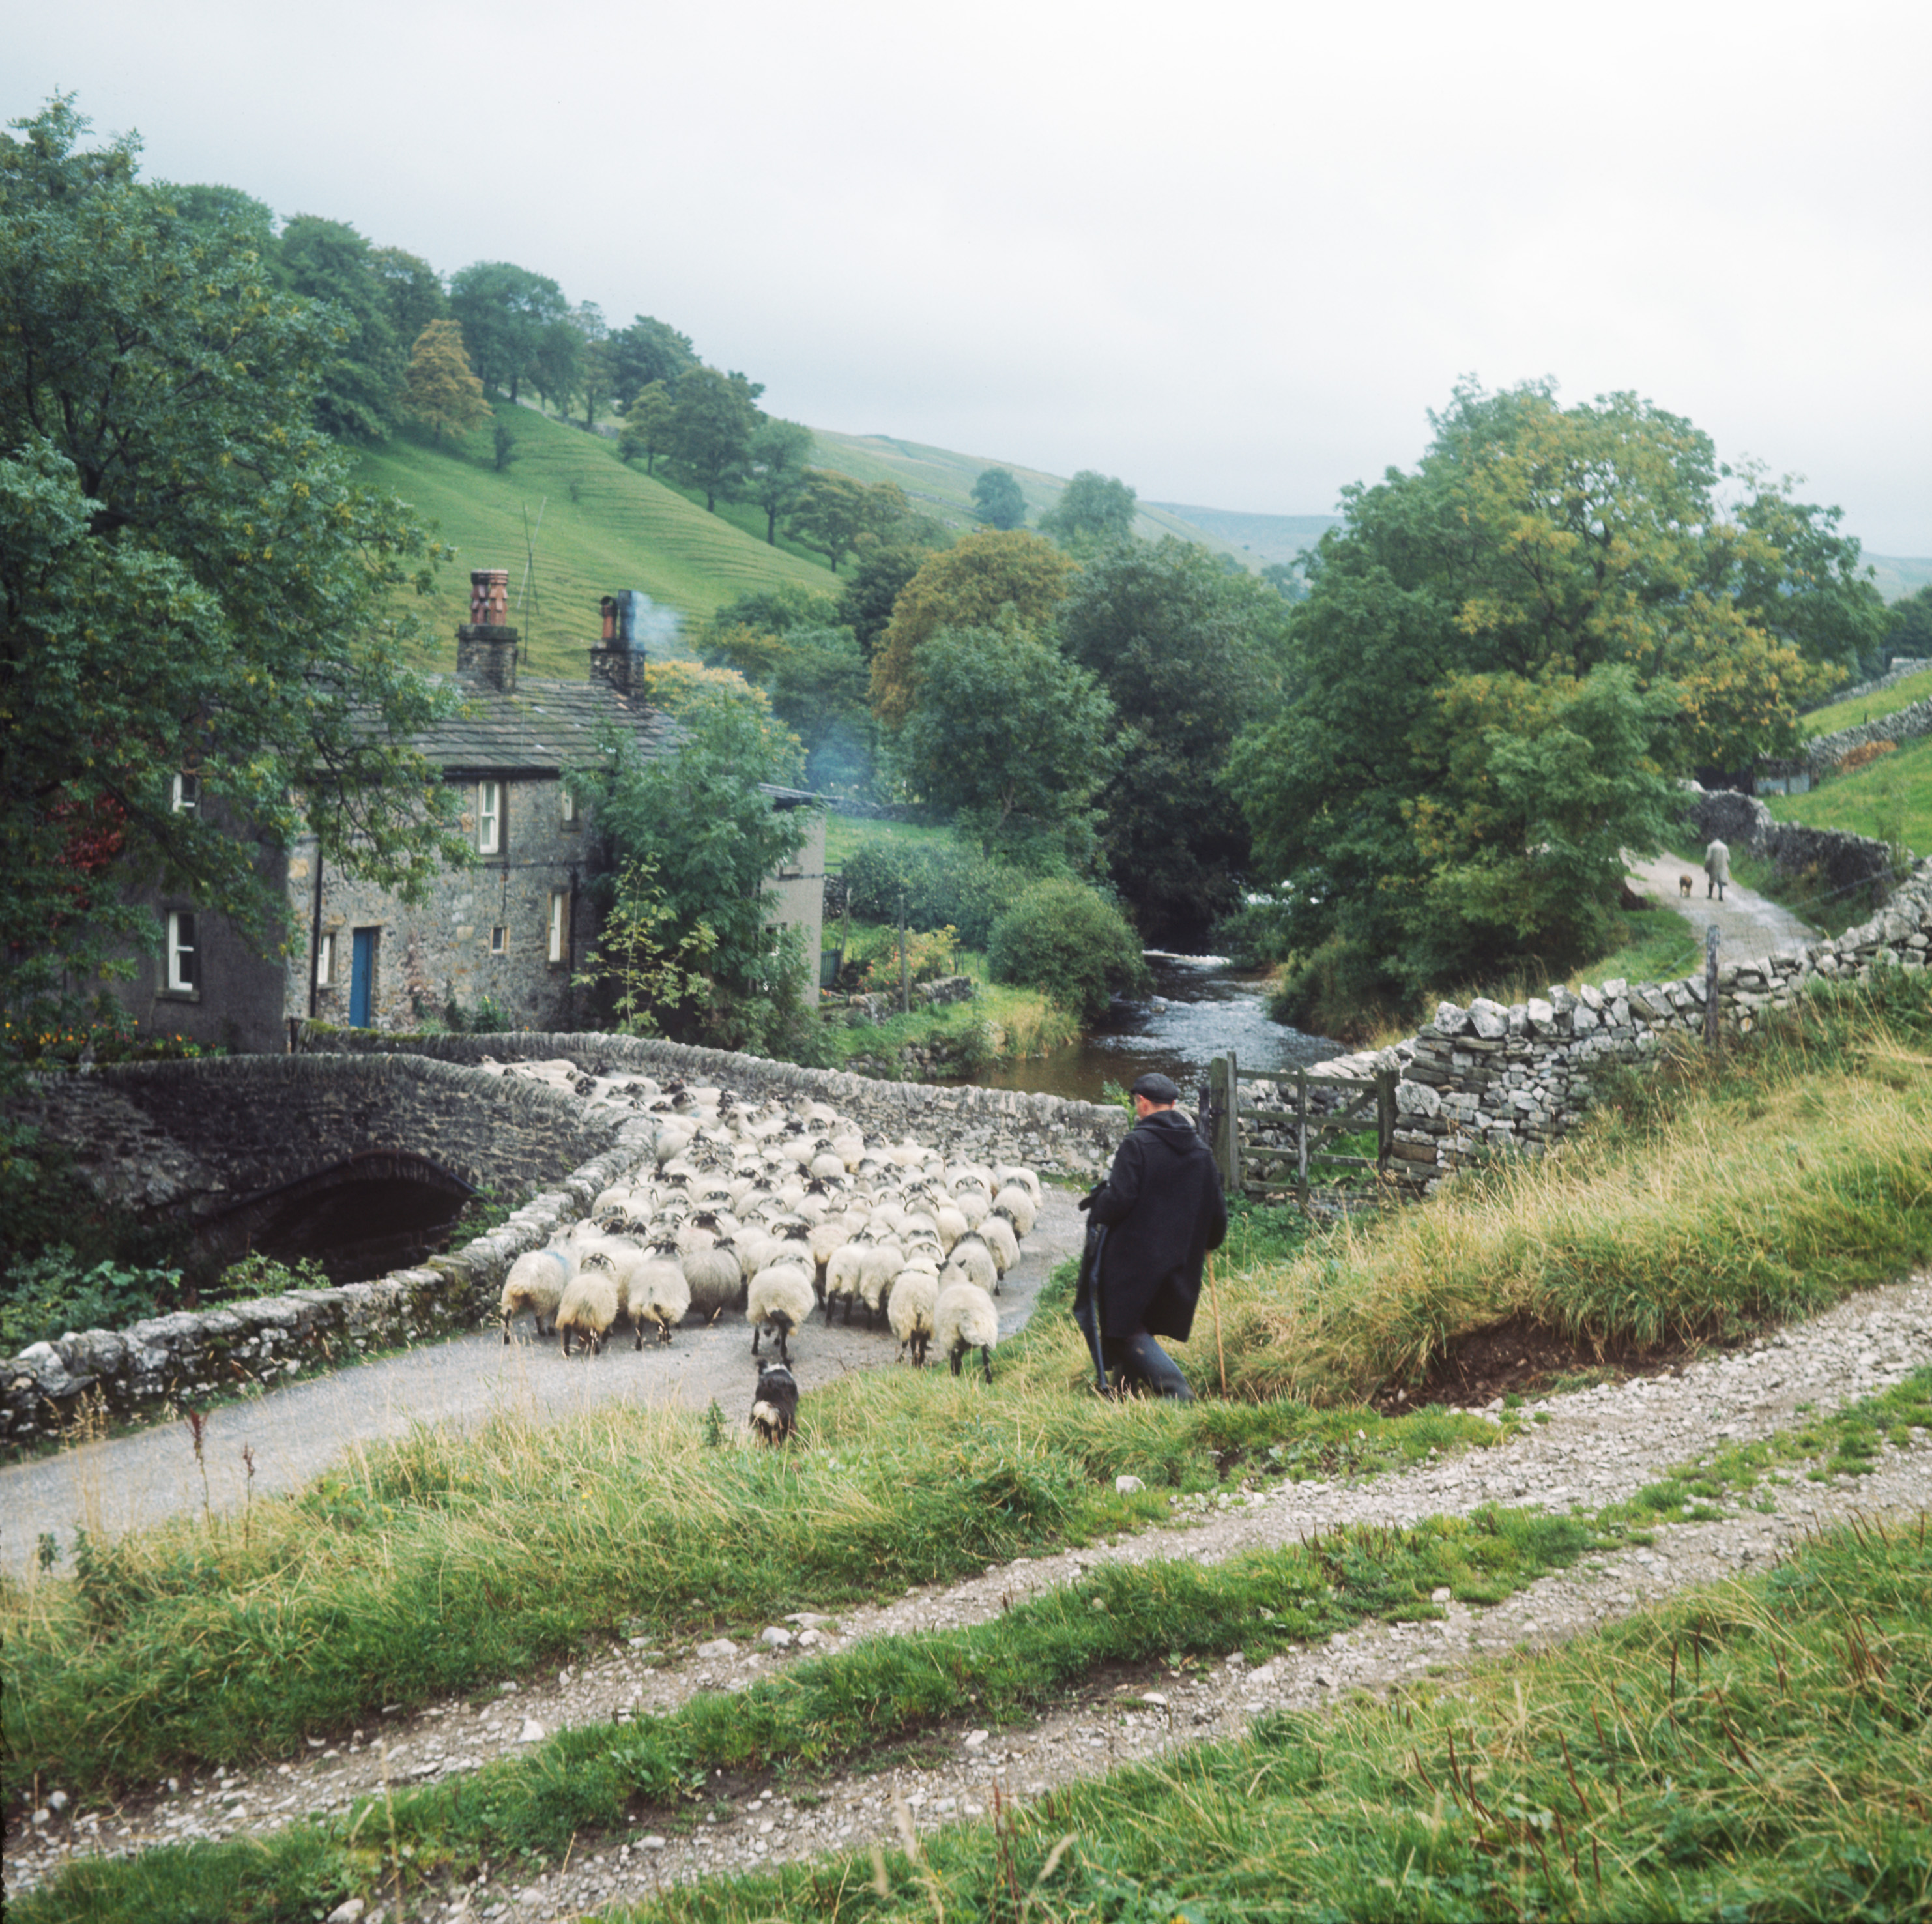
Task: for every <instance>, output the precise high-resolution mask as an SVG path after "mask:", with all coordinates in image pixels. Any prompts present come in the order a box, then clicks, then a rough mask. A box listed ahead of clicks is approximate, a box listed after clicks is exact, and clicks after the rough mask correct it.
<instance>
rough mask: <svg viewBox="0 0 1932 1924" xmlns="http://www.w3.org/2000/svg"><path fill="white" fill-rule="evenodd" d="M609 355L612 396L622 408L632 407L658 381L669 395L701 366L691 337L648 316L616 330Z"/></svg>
mask: <svg viewBox="0 0 1932 1924" xmlns="http://www.w3.org/2000/svg"><path fill="white" fill-rule="evenodd" d="M608 352H609V358H610V393H611V396H612V398H613V399H614V400H615V401H616V404H617V405H618V406H619V407H629V406H630V404H631V402H632V401H634V400H635V399H636V398H637V394H638V392H640V390H641V389H644V388H647V387H649V386H650V385H651V383H652V382H654V381H661V382H662V383H664V388H665V389H666V391H667V392H668V391H669V390H670V389H673V388H674V387H676V386H677V384H678V383H679V380H682V378H683V377H684V376H685V374H688V373H689V372H690V371H691V369H692V368H694V367H696V366H697V365H698V362H697V354H696V353H695V352H694V351H693V350H692V347H691V336H690V335H688V334H680V333H679V332H678V331H677V329H676V328H674V327H672V326H669V325H668V324H667V323H665V322H663V321H661V320H652V318H651V317H650V316H649V315H648V314H640V315H638V316H637V318H636V319H635V320H634V321H632V322H631V324H630V326H628V327H620V328H617V329H613V332H611V334H610V340H609V347H608Z"/></svg>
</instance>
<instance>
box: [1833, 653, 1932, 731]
mask: <svg viewBox="0 0 1932 1924" xmlns="http://www.w3.org/2000/svg"><path fill="white" fill-rule="evenodd" d="M1928 695H1932V668H1927V669H1925V670H1924V671H1922V672H1921V673H1920V674H1915V675H1907V676H1906V677H1905V679H1904V680H1903V681H1902V682H1900V683H1897V685H1896V686H1893V687H1891V688H1888V689H1884V690H1882V692H1879V694H1876V695H1858V696H1855V697H1854V698H1852V700H1850V701H1835V702H1833V703H1832V704H1831V705H1830V707H1826V708H1814V709H1813V710H1811V713H1809V714H1808V715H1807V716H1805V734H1807V735H1808V736H1811V735H1831V734H1837V732H1838V730H1839V729H1841V728H1857V727H1858V725H1859V724H1860V723H1861V722H1875V721H1876V720H1877V719H1879V717H1880V716H1885V715H1896V714H1897V713H1898V711H1899V710H1900V709H1901V708H1909V707H1911V706H1912V704H1913V703H1914V702H1915V701H1924V700H1925V698H1927V696H1928Z"/></svg>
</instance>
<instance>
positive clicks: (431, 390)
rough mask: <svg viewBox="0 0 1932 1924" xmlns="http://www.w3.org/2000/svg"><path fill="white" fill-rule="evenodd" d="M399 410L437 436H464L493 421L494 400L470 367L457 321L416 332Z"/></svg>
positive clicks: (436, 322)
mask: <svg viewBox="0 0 1932 1924" xmlns="http://www.w3.org/2000/svg"><path fill="white" fill-rule="evenodd" d="M398 411H399V412H400V413H402V414H403V415H404V416H405V417H406V418H407V419H410V420H412V421H414V422H416V423H417V424H418V425H419V426H421V427H424V428H428V430H429V431H430V432H431V434H434V435H435V436H436V437H437V439H438V440H458V439H460V437H462V436H463V435H465V434H468V433H469V431H470V429H471V428H475V427H478V426H480V425H481V423H483V422H485V421H487V420H488V419H489V418H490V404H489V403H488V401H485V400H484V398H483V383H481V381H479V380H478V379H477V378H476V377H475V374H472V372H471V371H470V367H469V355H468V353H466V351H465V350H464V348H463V329H462V326H461V325H460V323H458V322H456V321H453V320H437V321H431V323H429V325H428V326H427V327H425V329H423V331H422V333H421V334H419V335H417V336H416V345H415V346H414V347H413V348H411V349H410V364H409V368H408V371H407V372H406V373H405V374H404V377H403V393H402V399H401V402H400V404H399V410H398Z"/></svg>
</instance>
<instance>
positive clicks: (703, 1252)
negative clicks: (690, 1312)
mask: <svg viewBox="0 0 1932 1924" xmlns="http://www.w3.org/2000/svg"><path fill="white" fill-rule="evenodd" d="M680 1273H681V1274H682V1276H683V1277H684V1280H685V1285H686V1287H687V1289H688V1307H690V1308H692V1309H694V1310H697V1313H698V1314H699V1315H700V1316H703V1318H704V1319H705V1325H706V1328H709V1326H710V1325H712V1323H714V1322H716V1321H717V1320H718V1317H719V1316H721V1315H722V1314H723V1313H724V1311H725V1310H728V1309H732V1308H734V1307H736V1304H737V1303H738V1301H739V1298H741V1297H742V1295H744V1293H745V1286H746V1284H747V1283H748V1282H749V1281H750V1280H751V1279H750V1278H749V1277H748V1276H746V1274H745V1269H744V1265H743V1264H742V1262H740V1261H739V1256H738V1249H737V1245H736V1244H735V1243H731V1242H721V1243H715V1244H712V1247H710V1248H709V1249H694V1250H686V1251H685V1254H684V1256H683V1259H682V1268H681V1271H680Z"/></svg>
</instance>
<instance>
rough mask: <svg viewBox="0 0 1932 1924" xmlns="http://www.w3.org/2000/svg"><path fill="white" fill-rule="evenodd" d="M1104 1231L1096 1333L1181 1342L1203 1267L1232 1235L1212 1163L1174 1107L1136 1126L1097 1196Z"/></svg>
mask: <svg viewBox="0 0 1932 1924" xmlns="http://www.w3.org/2000/svg"><path fill="white" fill-rule="evenodd" d="M1092 1208H1093V1212H1094V1220H1095V1221H1096V1222H1097V1223H1106V1226H1107V1244H1106V1250H1104V1252H1103V1254H1102V1256H1101V1265H1100V1329H1101V1334H1103V1335H1105V1336H1110V1337H1125V1336H1132V1335H1133V1334H1135V1333H1136V1331H1139V1330H1143V1329H1144V1330H1145V1331H1147V1333H1148V1334H1149V1335H1150V1336H1168V1337H1172V1338H1173V1339H1174V1340H1175V1342H1177V1343H1185V1342H1186V1341H1187V1332H1188V1331H1190V1329H1192V1328H1193V1327H1194V1306H1195V1304H1196V1303H1197V1302H1199V1301H1200V1299H1201V1266H1202V1264H1203V1263H1204V1262H1205V1261H1206V1260H1207V1258H1208V1251H1209V1250H1211V1249H1219V1248H1220V1247H1221V1241H1222V1238H1223V1237H1224V1236H1226V1235H1227V1233H1228V1210H1227V1205H1226V1203H1225V1202H1223V1200H1222V1198H1221V1172H1220V1170H1219V1169H1217V1168H1216V1167H1215V1166H1214V1157H1212V1156H1211V1154H1209V1153H1208V1145H1207V1144H1206V1143H1205V1142H1202V1139H1201V1138H1200V1137H1199V1136H1197V1135H1196V1133H1194V1130H1193V1127H1192V1126H1191V1125H1190V1124H1189V1123H1188V1122H1187V1120H1186V1119H1185V1118H1184V1117H1183V1116H1182V1115H1181V1114H1180V1112H1178V1110H1175V1109H1155V1110H1154V1111H1153V1112H1152V1113H1151V1114H1150V1115H1146V1116H1145V1117H1143V1118H1142V1119H1141V1121H1139V1122H1137V1123H1136V1124H1135V1125H1134V1127H1133V1130H1132V1132H1131V1133H1130V1134H1129V1136H1127V1140H1126V1141H1125V1142H1123V1143H1122V1144H1121V1146H1120V1148H1118V1150H1116V1151H1115V1153H1114V1166H1113V1168H1112V1169H1111V1170H1110V1171H1109V1172H1108V1175H1107V1180H1106V1181H1105V1182H1103V1184H1101V1185H1100V1187H1099V1188H1098V1189H1097V1190H1095V1191H1094V1199H1093V1204H1092Z"/></svg>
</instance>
